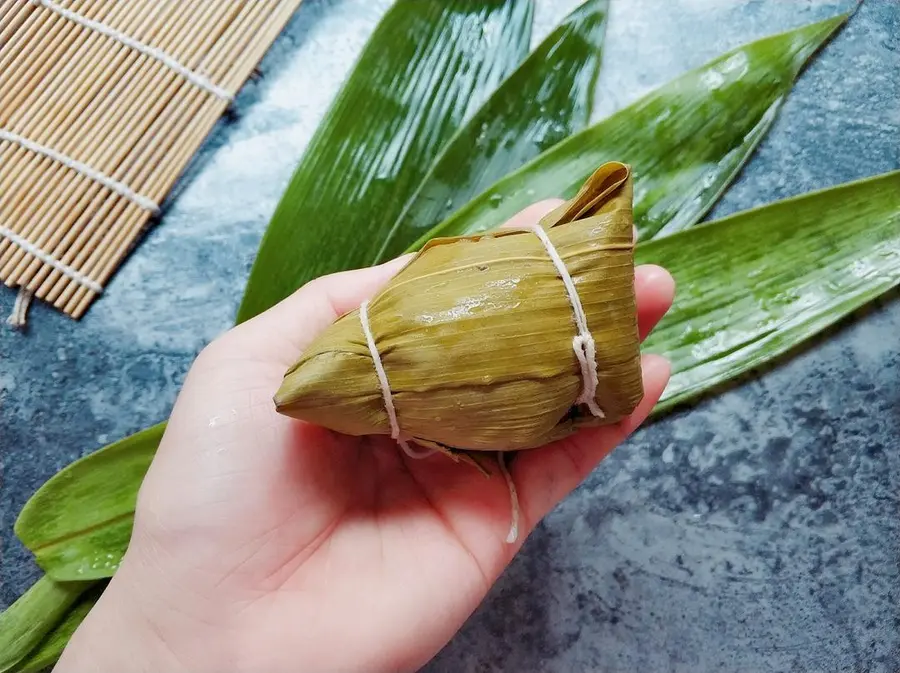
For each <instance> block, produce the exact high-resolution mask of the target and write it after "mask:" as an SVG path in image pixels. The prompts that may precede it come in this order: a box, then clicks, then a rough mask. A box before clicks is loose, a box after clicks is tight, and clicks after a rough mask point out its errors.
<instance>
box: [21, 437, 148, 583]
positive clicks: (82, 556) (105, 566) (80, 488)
mask: <svg viewBox="0 0 900 673" xmlns="http://www.w3.org/2000/svg"><path fill="white" fill-rule="evenodd" d="M164 429H165V424H162V423H160V424H159V425H154V426H153V427H151V428H148V429H146V430H142V431H141V432H138V433H137V434H134V435H131V436H129V437H126V438H125V439H122V440H120V441H118V442H115V443H114V444H110V445H109V446H106V447H104V448H102V449H100V450H99V451H96V452H94V453H92V454H90V455H88V456H85V457H84V458H82V459H80V460H77V461H75V462H74V463H72V464H71V465H69V466H68V467H66V468H65V469H63V470H62V471H61V472H58V473H57V474H55V475H54V476H53V477H52V478H51V479H50V480H49V481H47V482H46V483H45V484H44V485H43V486H41V488H40V489H38V491H37V492H36V493H35V494H34V495H33V496H31V498H30V499H29V500H28V502H27V503H25V507H24V508H23V509H22V513H21V514H20V515H19V518H18V520H17V521H16V525H15V531H16V535H18V537H19V539H20V540H21V541H22V543H23V544H24V545H25V546H26V547H28V549H30V550H31V552H32V553H33V554H34V556H35V559H36V561H37V563H38V565H39V566H40V567H41V568H42V569H43V570H44V572H46V573H47V574H48V575H50V576H51V577H53V578H54V579H56V580H59V581H63V580H87V579H99V578H103V577H111V576H112V574H113V572H115V570H116V568H118V567H119V563H120V562H121V560H122V556H123V555H124V553H125V549H126V548H127V547H128V542H129V540H130V538H131V526H132V521H133V517H134V507H135V503H136V502H137V494H138V489H139V488H140V485H141V482H142V481H143V479H144V475H145V474H146V472H147V469H148V468H149V467H150V461H151V460H152V459H153V455H154V454H155V453H156V447H157V446H158V445H159V442H160V440H161V439H162V435H163V431H164Z"/></svg>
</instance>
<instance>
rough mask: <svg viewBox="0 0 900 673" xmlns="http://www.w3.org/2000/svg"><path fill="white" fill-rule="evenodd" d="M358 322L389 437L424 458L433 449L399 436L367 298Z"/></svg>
mask: <svg viewBox="0 0 900 673" xmlns="http://www.w3.org/2000/svg"><path fill="white" fill-rule="evenodd" d="M359 322H360V323H362V329H363V334H365V335H366V344H367V345H368V346H369V353H371V355H372V362H373V363H374V364H375V373H376V374H378V383H379V384H380V385H381V397H382V398H383V399H384V408H385V410H386V411H387V415H388V420H389V421H390V423H391V437H392V438H393V439H394V440H395V441H396V442H397V443H398V444H399V445H400V447H401V448H402V449H403V452H404V453H405V454H406V455H407V456H409V457H410V458H426V457H428V456H430V455H431V454H432V453H434V450H433V449H432V450H428V451H416V450H415V449H413V448H412V447H411V446H410V445H409V442H407V441H405V440H404V439H403V438H402V437H400V424H399V423H398V422H397V410H396V409H394V400H393V397H392V396H391V386H390V385H389V384H388V379H387V373H386V372H385V371H384V365H383V364H382V362H381V355H379V354H378V349H377V348H376V347H375V337H374V336H373V335H372V328H371V327H369V302H368V300H366V301H364V302H363V303H362V304H361V305H360V307H359Z"/></svg>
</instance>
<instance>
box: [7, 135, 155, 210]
mask: <svg viewBox="0 0 900 673" xmlns="http://www.w3.org/2000/svg"><path fill="white" fill-rule="evenodd" d="M0 140H6V141H7V142H11V143H14V144H16V145H20V146H22V147H24V148H25V149H26V150H29V151H31V152H34V153H35V154H42V155H44V156H45V157H48V158H50V159H52V160H53V161H57V162H59V163H61V164H62V165H63V166H65V167H66V168H71V169H72V170H73V171H76V172H78V173H81V174H82V175H83V176H85V177H87V178H90V179H91V180H93V181H94V182H99V183H100V184H101V185H103V186H104V187H107V188H109V189H111V190H112V191H114V192H115V193H116V194H119V195H120V196H124V197H125V198H126V199H128V200H129V201H132V202H134V203H136V204H137V205H139V206H140V207H141V208H143V209H144V210H149V211H150V212H151V213H153V214H154V215H156V214H158V213H159V205H158V204H157V203H156V202H155V201H154V200H153V199H150V198H148V197H146V196H143V195H141V194H138V193H137V192H136V191H134V190H133V189H132V188H131V187H129V186H128V185H126V184H125V183H123V182H119V181H118V180H116V179H115V178H111V177H109V176H108V175H105V174H103V173H101V172H100V171H98V170H96V169H94V168H91V167H90V166H88V165H87V164H85V163H82V162H80V161H78V160H77V159H73V158H72V157H70V156H67V155H65V154H63V153H62V152H59V151H57V150H55V149H53V148H52V147H47V146H46V145H41V144H40V143H36V142H34V141H33V140H29V139H28V138H25V137H24V136H20V135H19V134H18V133H14V132H12V131H7V130H6V129H0Z"/></svg>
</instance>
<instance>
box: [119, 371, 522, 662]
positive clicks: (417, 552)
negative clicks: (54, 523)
mask: <svg viewBox="0 0 900 673" xmlns="http://www.w3.org/2000/svg"><path fill="white" fill-rule="evenodd" d="M211 364H212V363H210V362H209V360H202V361H201V362H199V363H198V365H197V368H196V370H195V371H193V372H192V374H191V376H192V377H198V376H199V377H202V378H203V380H204V381H207V382H211V383H212V385H211V386H210V390H214V391H215V395H214V396H201V397H199V398H197V403H202V405H203V406H204V408H205V409H206V410H207V413H204V414H202V415H198V414H197V413H196V409H193V408H192V409H191V411H190V413H189V414H187V415H186V414H180V413H176V414H174V415H173V419H172V421H171V424H170V430H169V433H168V434H167V437H166V439H165V440H164V443H163V445H162V446H161V448H160V452H159V456H158V458H157V460H156V461H155V462H154V465H153V468H152V470H151V473H150V474H149V475H148V478H147V480H146V481H145V484H144V488H143V489H142V493H141V503H140V508H139V515H138V519H137V525H136V536H135V541H134V542H133V544H132V547H133V548H134V551H133V553H134V554H137V555H140V554H141V553H142V547H146V546H148V545H149V546H152V547H161V548H164V549H165V550H166V552H167V553H166V556H165V560H166V566H165V567H164V568H163V569H162V570H164V574H165V576H166V577H167V578H169V581H170V582H172V581H173V580H172V578H176V580H175V581H174V583H173V584H174V586H175V587H176V588H178V592H179V593H181V594H182V595H183V593H182V592H183V590H184V589H189V590H190V592H191V593H192V594H195V595H197V596H201V597H203V600H202V601H198V602H197V603H196V605H195V609H196V610H197V611H198V614H196V618H197V619H198V620H203V621H207V620H210V619H216V620H224V621H225V622H230V621H232V620H234V622H235V629H234V630H235V631H236V632H240V633H246V634H252V635H248V636H247V637H248V639H249V641H251V642H253V643H255V644H254V646H253V647H251V648H248V649H247V650H246V651H245V656H248V657H251V658H256V657H259V659H258V660H257V661H255V662H248V663H249V664H254V663H255V664H259V665H261V664H262V663H263V657H270V656H271V653H272V652H276V653H281V656H283V657H284V660H283V662H282V663H283V664H284V665H285V667H288V666H289V664H290V662H291V661H292V660H293V656H294V655H293V652H295V651H303V652H309V651H310V645H311V644H314V643H320V644H321V643H323V642H329V641H330V642H332V643H337V642H339V639H340V638H341V637H343V638H348V639H349V640H350V641H352V642H356V643H360V644H364V643H366V642H367V638H368V637H369V636H370V635H371V634H373V633H376V632H377V633H378V638H377V639H376V640H373V641H371V642H370V647H371V649H370V651H369V652H366V653H355V654H354V655H353V656H354V660H356V659H355V657H357V656H359V655H361V654H364V655H365V656H364V657H363V658H362V659H361V660H362V661H366V662H368V664H369V665H371V664H373V663H375V662H376V661H377V653H378V652H390V656H391V659H392V660H391V661H384V662H381V663H380V664H379V665H377V666H376V667H375V668H376V669H377V668H381V667H382V665H383V666H385V667H386V668H387V669H388V670H392V669H395V668H397V667H401V668H406V667H409V666H414V665H417V664H419V663H421V662H422V661H423V660H424V659H427V657H428V655H429V654H430V653H432V652H433V651H434V650H435V649H436V648H439V647H440V646H441V644H442V643H443V642H445V641H446V640H447V639H449V637H450V636H451V635H452V633H453V631H454V630H455V628H456V627H458V625H459V624H460V623H462V621H464V620H465V618H466V617H467V616H468V614H469V613H470V612H471V611H472V610H473V609H474V608H475V606H476V605H477V604H478V602H479V601H480V600H481V599H482V598H483V596H484V594H485V593H486V591H487V589H488V587H489V586H490V583H491V582H492V581H493V579H494V578H496V576H497V575H498V574H499V573H500V571H501V570H502V568H503V567H504V565H505V564H506V562H507V561H508V559H509V558H510V557H511V555H512V551H513V550H512V549H511V548H510V546H509V545H507V544H506V543H505V541H504V538H505V536H506V534H507V529H508V526H509V521H510V501H509V495H508V491H507V488H506V484H505V481H504V480H503V479H502V477H500V476H499V475H497V476H494V477H493V478H491V479H488V478H485V477H484V476H483V475H482V474H481V473H479V472H478V471H476V470H475V469H474V468H472V467H469V466H467V465H463V464H459V465H455V464H453V463H452V461H450V460H449V459H447V458H445V457H443V456H434V457H432V458H429V459H426V460H422V461H415V460H410V459H409V458H407V457H406V456H405V455H403V454H402V453H401V452H400V451H399V450H398V447H397V446H396V444H395V443H393V442H392V441H390V440H388V439H382V438H361V439H356V438H348V437H340V436H337V435H335V434H333V433H330V432H328V431H324V430H322V429H319V428H316V427H314V426H311V425H308V424H304V423H297V422H294V421H291V420H289V419H286V418H284V417H282V416H279V415H278V414H276V413H275V412H274V411H273V410H271V409H270V408H269V407H266V406H265V405H260V406H259V407H253V408H252V409H255V411H250V412H249V413H246V414H244V415H243V417H240V416H241V415H240V414H238V415H237V416H235V415H234V414H233V413H232V412H231V407H232V406H233V401H234V400H237V399H254V398H255V397H256V396H257V393H262V391H267V392H268V391H271V390H274V389H275V388H276V387H277V385H278V382H279V380H280V377H281V375H282V373H283V371H284V363H279V362H273V363H272V364H271V365H266V366H260V363H259V362H258V361H255V360H253V359H252V358H251V359H248V360H242V359H231V360H230V362H229V365H228V368H227V370H223V369H222V368H221V367H215V368H214V369H212V368H211V369H208V370H206V367H207V366H210V365H211ZM240 372H243V373H242V374H239V373H240ZM229 382H232V383H231V384H229ZM183 402H186V403H187V404H188V405H190V406H191V407H193V405H194V403H195V401H194V400H193V399H190V400H180V401H179V407H181V408H180V409H179V411H181V410H182V409H183V408H184V407H182V404H183ZM186 416H190V418H192V419H194V418H201V419H203V420H205V421H207V422H206V428H205V430H202V431H201V432H199V433H195V432H192V431H191V429H187V428H184V427H182V423H183V422H185V418H186ZM207 419H212V421H211V422H210V421H208V420H207ZM229 421H230V422H229ZM182 432H185V433H191V436H192V437H193V456H194V458H195V460H194V461H193V466H192V467H193V468H194V471H193V473H192V474H191V475H190V480H191V483H190V485H189V486H188V485H186V486H188V487H186V488H183V489H174V490H173V484H177V483H178V482H179V481H185V479H186V478H188V475H187V474H186V473H185V463H184V457H183V455H182V447H180V446H178V447H176V446H174V445H172V443H170V441H169V440H170V439H171V438H173V437H174V436H181V434H182ZM301 596H302V600H300V597H301ZM422 605H434V606H440V607H441V611H440V615H441V619H440V620H439V621H436V622H435V623H434V624H432V625H428V624H427V622H423V620H422V616H421V615H422V609H421V606H422ZM235 606H237V608H235ZM229 612H233V614H229ZM348 616H349V617H350V618H349V619H348ZM447 617H452V618H451V619H450V620H448V619H447ZM238 623H239V625H238ZM298 624H303V625H304V628H303V629H302V630H300V631H298V629H297V628H296V625H298ZM305 639H308V642H304V640H305ZM388 641H391V642H390V643H389V642H388ZM322 652H323V657H324V656H325V655H326V654H327V656H329V657H330V659H329V660H330V661H333V656H334V648H333V647H328V648H325V649H323V650H322ZM398 656H400V657H401V658H402V661H397V660H395V659H396V658H397V657H398ZM265 661H266V662H271V659H268V658H266V659H265ZM248 668H249V669H250V670H255V668H254V666H253V665H249V666H248ZM312 668H313V670H316V667H315V666H312ZM338 668H340V669H341V670H344V667H343V666H339V667H338ZM270 670H277V667H276V669H270Z"/></svg>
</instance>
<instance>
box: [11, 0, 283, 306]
mask: <svg viewBox="0 0 900 673" xmlns="http://www.w3.org/2000/svg"><path fill="white" fill-rule="evenodd" d="M300 2H301V0H0V281H2V282H3V283H5V284H6V285H8V286H10V287H20V288H22V289H23V294H24V295H25V296H27V297H28V298H29V299H30V297H31V295H32V294H33V296H35V297H37V298H39V299H41V300H44V301H46V302H48V303H50V304H52V305H53V306H55V307H56V308H58V309H60V310H61V311H63V312H64V313H66V314H67V315H69V316H71V317H72V318H75V319H78V318H80V317H82V316H83V315H84V313H85V311H86V310H87V309H88V307H89V306H90V305H91V303H92V302H93V301H94V300H95V299H96V298H97V296H98V295H100V294H101V293H102V291H103V288H104V286H105V284H106V283H107V282H108V280H109V279H110V277H111V276H112V274H113V273H114V272H115V271H116V269H117V268H118V267H119V266H120V265H121V264H122V262H123V261H124V260H125V258H126V257H127V255H128V254H129V252H130V251H131V249H132V248H133V247H134V245H135V244H136V243H137V241H138V238H139V237H140V235H141V234H142V232H143V231H144V229H145V228H146V226H147V224H148V222H150V221H151V219H152V218H153V217H154V216H156V215H157V213H158V208H159V204H160V203H161V202H162V201H163V199H164V198H165V196H166V194H167V193H168V192H169V191H170V190H171V189H172V187H173V186H174V184H175V182H176V181H177V180H178V178H179V176H180V175H181V173H182V172H183V170H184V169H185V167H186V166H187V164H188V162H189V161H190V159H191V157H192V156H193V155H194V154H195V153H196V151H197V150H198V148H199V147H200V145H201V143H202V142H203V141H204V140H205V138H206V136H207V135H208V134H209V132H210V130H211V129H212V127H213V126H214V125H215V123H216V121H217V120H218V119H219V117H220V116H221V115H222V113H223V112H225V110H226V109H227V108H228V106H229V105H230V104H231V102H232V99H233V97H234V95H235V94H236V93H237V90H238V89H239V88H240V87H241V85H242V84H243V83H244V82H245V81H246V79H247V78H248V77H249V76H250V75H251V73H252V72H253V69H254V68H255V67H256V65H257V64H258V63H259V61H260V59H261V58H262V56H263V54H264V53H265V52H266V50H267V49H268V48H269V46H270V45H271V44H272V42H273V41H274V40H275V38H276V36H277V35H278V34H279V33H280V32H281V30H282V28H284V26H285V24H286V23H287V21H288V19H290V17H291V15H292V14H293V13H294V12H295V11H296V10H297V8H298V7H299V5H300ZM26 306H27V304H26ZM22 310H23V311H24V309H22Z"/></svg>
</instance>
